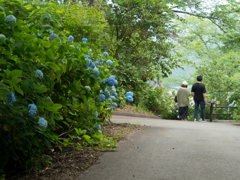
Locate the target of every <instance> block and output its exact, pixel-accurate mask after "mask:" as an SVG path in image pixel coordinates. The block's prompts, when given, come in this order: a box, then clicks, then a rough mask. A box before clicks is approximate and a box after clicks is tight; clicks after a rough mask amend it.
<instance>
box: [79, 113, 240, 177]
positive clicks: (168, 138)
mask: <svg viewBox="0 0 240 180" xmlns="http://www.w3.org/2000/svg"><path fill="white" fill-rule="evenodd" d="M112 121H113V122H116V123H121V122H122V123H123V122H130V123H135V124H136V123H139V124H141V125H146V126H144V127H143V128H141V129H140V130H139V131H137V132H136V133H134V134H131V135H129V136H128V141H122V142H120V143H119V144H118V145H119V149H117V150H114V151H113V152H107V153H105V154H104V155H103V156H102V157H101V158H100V159H99V163H98V164H96V165H94V166H93V167H91V168H89V169H88V170H87V171H85V172H84V173H83V174H82V175H81V176H79V177H78V178H77V180H131V179H136V180H238V179H240V126H237V125H236V124H230V123H208V122H207V123H204V122H192V121H191V122H190V121H173V120H168V121H167V120H157V119H147V118H136V117H121V116H114V117H113V118H112Z"/></svg>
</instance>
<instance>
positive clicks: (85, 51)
mask: <svg viewBox="0 0 240 180" xmlns="http://www.w3.org/2000/svg"><path fill="white" fill-rule="evenodd" d="M3 2H4V3H5V1H3ZM15 3H16V4H14V3H12V4H11V6H13V5H15V6H16V7H21V8H22V9H23V10H24V11H27V10H26V9H25V8H24V7H23V6H22V4H21V3H20V2H15ZM28 8H29V6H28ZM22 9H20V8H19V9H18V10H19V11H20V12H21V11H22ZM29 9H30V12H29V16H28V17H27V14H26V17H25V20H24V21H23V19H21V18H18V16H16V15H15V16H13V15H12V14H11V12H10V9H9V8H8V7H5V8H4V10H5V11H4V12H0V28H1V35H0V100H1V101H2V103H0V138H1V142H2V144H1V150H0V154H1V156H0V162H1V164H0V169H1V168H3V169H6V168H8V166H9V167H11V168H12V167H15V166H17V163H23V162H27V165H37V164H38V163H39V161H41V160H45V161H48V159H47V157H46V156H44V155H43V152H44V151H45V148H50V147H51V145H53V144H54V147H55V148H56V147H58V148H60V149H61V147H63V146H67V145H71V146H73V147H75V148H77V149H81V147H82V146H89V145H91V146H94V148H95V149H96V150H97V149H98V147H99V146H100V147H103V148H117V146H116V142H114V141H111V140H112V139H110V138H104V135H102V134H101V131H100V128H101V125H102V124H103V123H102V122H103V120H104V119H105V118H107V117H109V116H111V111H112V109H113V107H117V103H115V102H114V101H115V100H116V96H117V92H116V89H115V87H114V85H117V84H118V82H117V80H116V78H115V77H114V76H113V75H112V74H111V69H113V68H114V67H116V66H117V65H118V64H117V63H116V62H115V60H114V59H113V58H112V57H110V56H108V53H107V52H104V53H101V50H99V49H96V51H92V50H91V48H92V47H91V44H90V43H89V42H88V41H87V38H84V37H83V39H82V42H75V41H74V40H75V38H74V36H72V35H70V36H67V35H66V34H64V33H59V34H58V33H57V30H56V33H55V32H54V29H57V28H56V27H55V25H56V24H55V23H54V21H52V24H51V26H50V27H48V28H45V27H46V26H44V25H43V26H39V24H40V25H41V23H39V24H36V25H34V24H31V23H30V24H29V23H28V22H27V21H26V19H27V18H30V19H31V16H32V17H33V16H34V15H36V14H37V13H39V12H41V11H40V10H39V9H37V10H33V9H32V8H31V7H30V8H29ZM43 11H45V10H43ZM34 17H35V18H36V19H35V21H36V22H40V20H41V18H42V17H41V16H34ZM54 18H57V17H55V16H53V17H52V19H54ZM30 21H31V20H30ZM42 24H44V23H42ZM56 26H57V25H56ZM110 61H111V63H110V64H109V62H110ZM107 62H108V63H107ZM130 101H131V100H130ZM79 140H81V141H79ZM79 142H81V143H79ZM10 165H11V166H10Z"/></svg>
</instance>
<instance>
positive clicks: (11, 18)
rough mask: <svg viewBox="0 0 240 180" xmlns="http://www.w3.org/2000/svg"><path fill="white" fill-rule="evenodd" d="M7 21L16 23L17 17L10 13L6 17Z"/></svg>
mask: <svg viewBox="0 0 240 180" xmlns="http://www.w3.org/2000/svg"><path fill="white" fill-rule="evenodd" d="M5 21H7V22H10V23H16V21H17V19H16V18H15V16H13V15H8V16H7V17H6V19H5Z"/></svg>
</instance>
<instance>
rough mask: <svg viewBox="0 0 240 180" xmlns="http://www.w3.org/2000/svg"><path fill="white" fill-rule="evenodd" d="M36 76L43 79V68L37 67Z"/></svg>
mask: <svg viewBox="0 0 240 180" xmlns="http://www.w3.org/2000/svg"><path fill="white" fill-rule="evenodd" d="M35 77H37V78H39V79H42V78H43V73H42V71H41V70H39V69H37V70H36V71H35Z"/></svg>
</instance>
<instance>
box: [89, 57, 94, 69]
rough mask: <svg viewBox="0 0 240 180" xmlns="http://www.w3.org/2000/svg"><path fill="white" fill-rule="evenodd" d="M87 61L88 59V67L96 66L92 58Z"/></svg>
mask: <svg viewBox="0 0 240 180" xmlns="http://www.w3.org/2000/svg"><path fill="white" fill-rule="evenodd" d="M87 61H88V65H87V69H89V67H91V68H92V69H94V68H95V67H96V66H95V64H94V63H93V62H92V60H90V59H87Z"/></svg>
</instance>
